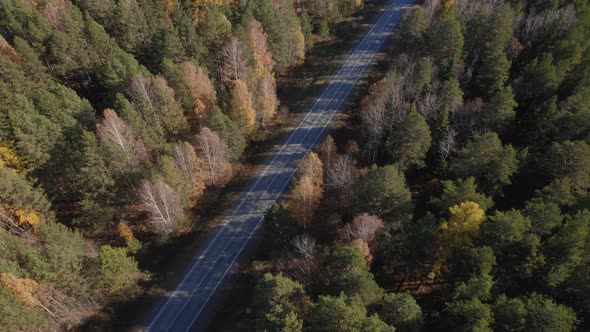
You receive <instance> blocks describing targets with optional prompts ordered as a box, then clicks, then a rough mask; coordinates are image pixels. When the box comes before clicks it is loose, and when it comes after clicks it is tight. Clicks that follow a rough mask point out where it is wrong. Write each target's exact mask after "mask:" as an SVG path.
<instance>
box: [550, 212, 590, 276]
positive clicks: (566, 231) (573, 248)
mask: <svg viewBox="0 0 590 332" xmlns="http://www.w3.org/2000/svg"><path fill="white" fill-rule="evenodd" d="M589 225H590V212H588V211H587V210H584V211H582V212H578V213H577V214H575V215H574V216H567V217H566V219H565V223H564V224H563V226H562V227H561V228H560V229H559V230H558V231H557V232H556V233H555V234H554V235H552V236H551V237H550V238H549V239H548V240H547V241H546V242H545V243H544V244H543V253H544V254H545V256H546V257H547V267H548V269H549V270H548V271H547V274H546V276H545V278H546V281H547V283H548V284H549V285H550V286H555V285H558V284H560V283H562V282H563V281H564V280H565V279H567V278H568V277H569V276H570V274H571V272H572V270H573V269H574V268H575V267H576V266H577V264H578V263H579V262H580V261H581V259H582V257H581V254H582V252H583V249H584V245H585V243H586V239H587V238H588V232H589V228H588V227H589Z"/></svg>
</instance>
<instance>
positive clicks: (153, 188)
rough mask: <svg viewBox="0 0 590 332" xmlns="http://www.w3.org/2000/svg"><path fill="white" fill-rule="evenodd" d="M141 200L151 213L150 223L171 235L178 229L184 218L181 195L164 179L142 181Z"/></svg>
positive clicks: (140, 188) (140, 187)
mask: <svg viewBox="0 0 590 332" xmlns="http://www.w3.org/2000/svg"><path fill="white" fill-rule="evenodd" d="M139 198H140V201H141V203H142V205H143V206H144V207H145V208H146V209H147V211H148V212H149V221H150V222H151V223H153V224H154V225H155V226H156V227H157V228H158V229H159V230H160V231H162V232H163V233H166V234H169V233H173V232H175V231H176V230H177V229H178V224H179V223H180V222H181V221H182V219H183V217H184V212H183V209H182V204H181V197H180V195H179V194H178V193H177V192H176V191H175V190H174V189H172V188H171V187H170V186H169V185H168V184H167V183H166V182H164V181H163V180H162V179H158V180H156V181H155V182H150V181H148V180H142V181H141V184H140V186H139Z"/></svg>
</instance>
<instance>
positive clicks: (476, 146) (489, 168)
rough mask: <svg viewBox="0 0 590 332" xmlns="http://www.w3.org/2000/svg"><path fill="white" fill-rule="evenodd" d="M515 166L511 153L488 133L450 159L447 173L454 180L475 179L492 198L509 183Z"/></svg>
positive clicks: (511, 151)
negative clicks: (449, 173) (455, 178)
mask: <svg viewBox="0 0 590 332" xmlns="http://www.w3.org/2000/svg"><path fill="white" fill-rule="evenodd" d="M517 166H518V161H517V160H516V151H515V149H514V148H513V147H512V146H511V145H506V146H503V145H502V141H500V138H498V135H497V134H496V133H493V132H488V133H485V134H483V135H479V136H476V137H475V138H473V139H472V140H470V141H469V142H467V144H466V145H465V147H464V148H463V149H461V150H460V151H459V152H458V153H457V156H456V157H454V158H453V159H452V162H451V171H452V172H453V173H454V174H455V175H456V176H457V177H461V178H467V177H469V176H473V177H475V179H476V180H477V181H478V182H479V183H481V184H482V185H483V188H484V191H485V192H487V193H492V194H493V193H497V192H498V191H499V190H501V189H502V187H503V186H505V185H507V184H510V183H511V182H510V178H511V177H512V174H514V172H516V169H517Z"/></svg>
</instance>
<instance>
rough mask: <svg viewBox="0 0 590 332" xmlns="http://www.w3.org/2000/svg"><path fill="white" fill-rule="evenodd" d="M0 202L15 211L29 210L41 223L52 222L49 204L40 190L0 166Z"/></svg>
mask: <svg viewBox="0 0 590 332" xmlns="http://www.w3.org/2000/svg"><path fill="white" fill-rule="evenodd" d="M0 179H2V181H0V201H1V202H2V203H3V204H7V205H8V206H9V207H11V208H12V209H15V210H21V209H31V210H34V211H36V212H38V213H39V216H40V218H41V220H42V221H45V220H47V221H49V220H52V218H53V216H52V213H51V211H50V203H49V201H48V200H47V197H46V196H45V193H44V192H43V190H42V189H41V188H38V187H35V186H33V185H32V184H31V183H30V182H29V181H27V179H26V178H25V176H24V175H23V174H17V173H15V172H14V171H13V170H11V169H9V168H6V167H4V166H0Z"/></svg>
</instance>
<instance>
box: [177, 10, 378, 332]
mask: <svg viewBox="0 0 590 332" xmlns="http://www.w3.org/2000/svg"><path fill="white" fill-rule="evenodd" d="M383 17H385V15H382V17H381V18H380V20H378V23H379V21H381V19H382V18H383ZM375 25H377V24H375ZM371 30H372V29H371ZM370 35H371V31H369V32H368V33H367V34H366V35H365V37H364V38H363V40H362V41H361V43H360V44H359V45H358V46H357V49H358V48H360V47H361V46H362V44H364V43H365V41H367V40H369V39H367V37H368V36H370ZM378 37H379V36H376V37H375V38H373V40H374V39H376V38H378ZM373 40H372V41H373ZM372 41H371V42H372ZM371 42H369V44H370V43H371ZM367 47H370V45H369V46H367ZM355 55H356V59H355V60H354V61H353V63H352V64H351V65H348V62H350V60H351V59H353V58H354V57H355ZM361 56H362V55H361ZM361 56H359V55H357V53H356V51H355V52H354V53H353V54H351V55H350V56H349V58H348V59H347V61H346V63H345V64H344V65H343V67H342V69H344V68H345V67H351V69H350V70H348V71H349V72H348V73H346V76H345V77H344V78H343V79H341V80H340V79H339V80H338V81H339V82H338V83H337V84H336V85H335V86H336V88H335V90H336V93H337V92H339V90H340V88H341V87H342V85H343V84H344V81H345V80H346V79H347V78H348V77H349V76H350V75H351V74H352V71H353V70H354V67H353V65H354V63H358V62H359V61H360V60H362V59H363V58H362V57H361ZM336 79H337V77H335V78H334V79H332V82H333V81H334V80H336ZM331 87H332V83H331V84H330V85H329V86H328V88H331ZM353 87H354V86H351V88H349V89H352V88H353ZM326 90H328V89H326ZM339 101H340V103H339V104H338V105H337V106H336V108H339V107H340V105H341V104H342V102H343V100H342V99H340V100H339ZM331 104H332V101H331V100H329V101H328V102H327V104H326V105H325V107H324V108H323V111H325V110H327V109H328V107H329V106H330V105H331ZM323 111H322V113H323ZM312 112H313V109H312V110H310V112H309V113H312ZM309 113H308V114H309ZM322 113H319V114H320V115H322ZM318 121H320V118H319V117H317V118H316V119H315V121H314V123H313V125H316V124H317V122H318ZM303 122H305V120H303V121H302V123H303ZM298 127H299V126H298ZM324 128H325V127H324ZM324 128H322V132H323V129H324ZM309 133H310V131H309V130H308V131H306V132H305V135H304V136H303V137H302V138H301V140H300V141H301V143H299V144H298V145H303V146H305V144H304V140H305V138H307V136H308V135H309ZM316 140H317V138H316ZM314 144H315V143H314ZM307 152H309V149H308V150H307V151H306V153H307ZM293 155H294V153H292V154H290V155H289V158H288V159H287V161H286V162H285V163H283V165H282V166H281V168H280V169H279V171H278V172H277V173H275V176H274V177H273V180H272V181H271V182H270V183H269V184H268V186H267V187H266V188H265V190H264V191H263V192H262V194H261V195H260V197H259V199H258V200H257V201H256V203H257V202H258V201H260V199H262V197H263V196H264V195H265V194H266V192H267V191H268V189H269V188H271V187H272V185H273V184H274V182H275V181H276V179H277V177H278V176H279V175H280V174H281V171H282V170H283V169H284V168H285V167H286V166H287V165H288V164H289V162H290V161H291V159H292V158H293ZM291 174H293V173H291ZM291 176H292V175H291ZM287 183H288V181H287ZM248 215H250V213H248V214H246V216H248ZM243 225H244V222H241V223H240V225H239V227H238V229H237V230H236V231H235V232H234V233H233V234H232V237H231V238H230V239H229V240H227V243H226V245H225V246H224V247H223V249H222V250H221V251H220V253H219V255H218V256H217V258H216V259H215V261H214V262H213V264H212V265H211V267H210V268H209V269H208V270H207V272H206V273H205V275H204V276H203V277H202V278H201V280H200V282H199V283H198V285H197V286H196V287H195V288H194V290H193V291H192V293H191V296H189V297H188V300H187V301H186V302H185V303H184V304H183V305H182V307H181V308H180V309H179V310H178V312H177V315H176V317H175V318H174V320H173V321H172V322H171V323H170V325H169V326H168V329H169V328H170V326H172V325H174V323H175V322H176V320H178V318H179V317H180V316H181V314H182V311H183V310H184V308H185V307H186V306H187V305H188V304H189V303H190V300H191V299H192V297H193V296H194V294H195V293H196V292H197V291H198V290H199V287H200V286H201V284H202V283H203V282H204V281H205V279H206V278H207V277H208V276H209V274H210V273H211V271H213V269H214V268H215V265H216V264H217V262H219V260H220V259H221V257H222V256H223V253H224V252H225V251H226V249H227V248H228V246H229V245H230V244H231V242H232V241H233V240H234V238H235V236H236V235H237V234H238V233H239V232H240V230H241V229H242V226H243ZM240 252H241V250H240ZM224 275H225V274H224ZM199 312H200V311H199ZM191 325H192V323H191Z"/></svg>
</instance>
